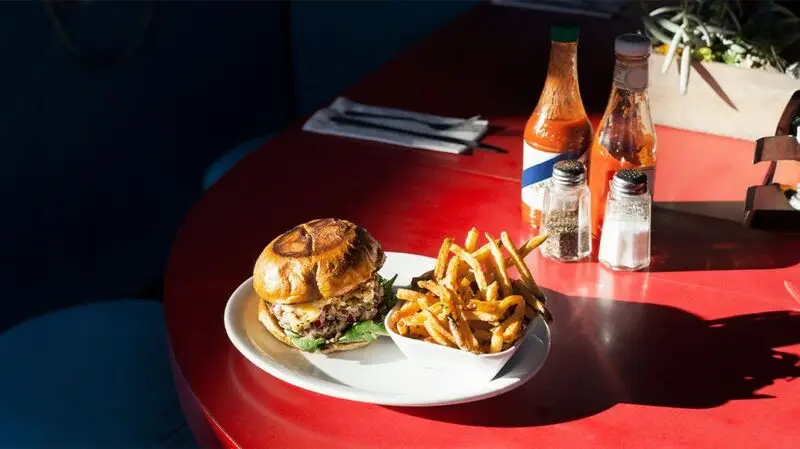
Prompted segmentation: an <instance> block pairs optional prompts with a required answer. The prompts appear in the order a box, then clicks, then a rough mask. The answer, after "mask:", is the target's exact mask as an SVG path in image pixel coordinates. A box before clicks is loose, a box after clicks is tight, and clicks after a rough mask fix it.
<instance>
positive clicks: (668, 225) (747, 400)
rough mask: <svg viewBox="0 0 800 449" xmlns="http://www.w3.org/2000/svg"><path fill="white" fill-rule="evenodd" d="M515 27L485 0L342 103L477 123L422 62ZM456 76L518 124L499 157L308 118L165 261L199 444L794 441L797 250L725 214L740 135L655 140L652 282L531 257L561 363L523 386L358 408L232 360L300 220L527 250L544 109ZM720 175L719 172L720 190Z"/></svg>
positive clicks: (235, 179)
mask: <svg viewBox="0 0 800 449" xmlns="http://www.w3.org/2000/svg"><path fill="white" fill-rule="evenodd" d="M517 17H518V16H517V15H511V14H510V13H509V12H508V11H507V10H499V9H497V8H494V7H491V6H488V5H483V6H481V7H479V8H478V10H477V12H473V13H470V14H467V15H465V16H464V17H462V18H460V19H458V20H457V21H456V22H454V23H453V24H451V25H450V26H448V27H447V28H445V29H444V30H443V31H442V32H440V33H438V34H437V35H435V36H434V37H432V38H431V39H430V40H429V43H428V44H425V45H422V46H419V47H417V48H416V49H414V50H413V51H412V52H410V53H409V54H407V55H405V56H403V57H402V58H400V59H399V60H397V61H395V62H393V63H392V64H389V65H388V66H387V68H385V69H384V70H382V71H380V72H379V73H378V74H377V75H376V76H374V77H372V78H369V79H368V80H366V81H365V82H364V83H362V84H361V85H359V86H356V87H355V88H354V89H353V90H352V91H351V92H350V94H351V95H352V96H353V97H354V98H355V99H357V100H359V101H365V102H373V103H381V104H389V105H394V106H399V107H415V108H416V109H423V108H426V109H427V110H432V111H435V112H443V113H458V114H459V115H471V113H472V112H471V111H472V109H470V108H468V107H467V105H466V103H463V100H458V99H457V98H456V92H457V91H460V89H456V88H453V89H452V90H449V88H443V89H433V88H431V89H427V90H425V91H424V92H422V91H420V92H417V90H418V89H420V87H419V82H420V79H419V76H416V77H414V76H412V77H409V76H408V73H409V71H410V70H411V69H410V67H412V66H413V65H414V63H415V61H416V63H418V64H422V62H421V61H426V60H427V59H426V58H429V57H430V54H431V53H432V52H433V50H432V49H431V48H436V47H437V46H439V47H441V46H442V45H450V47H449V48H451V49H452V48H453V47H452V43H453V42H462V41H466V43H465V44H464V45H465V48H475V47H474V46H473V47H471V44H470V42H472V41H474V40H477V39H481V38H484V39H495V40H498V39H500V40H503V39H505V40H507V41H509V42H513V38H514V36H515V33H517V34H520V33H522V29H523V23H522V22H519V21H518V19H517ZM487 23H488V25H487ZM492 24H503V26H499V25H498V26H496V27H493V26H492ZM459 36H460V37H461V40H458V39H457V37H459ZM476 36H477V37H476ZM514 48H518V47H514ZM489 50H490V49H487V50H486V52H485V55H484V56H485V57H486V58H491V57H493V56H492V55H494V53H493V52H491V51H489ZM511 51H519V50H511ZM455 53H456V56H457V55H458V54H459V52H458V51H456V52H455ZM455 59H458V58H455ZM441 64H443V65H438V66H432V65H425V64H422V66H423V67H425V68H426V70H428V73H429V74H430V78H432V79H433V80H434V81H436V80H438V79H439V78H440V77H442V78H444V75H443V73H451V74H452V73H455V72H448V70H451V71H457V70H458V69H459V66H458V64H457V63H454V64H453V66H452V67H451V68H449V69H448V68H447V67H445V66H446V65H447V64H445V63H441ZM390 69H391V70H390ZM481 76H483V74H481ZM492 76H494V78H497V77H499V76H500V75H497V74H494V75H492ZM511 78H515V77H513V76H512V77H511ZM453 79H454V80H455V81H453V82H454V83H456V84H458V83H461V85H460V86H456V87H464V86H470V87H472V88H473V89H475V92H476V93H475V95H474V96H473V100H474V104H475V105H477V106H476V107H478V108H482V109H481V110H482V111H483V110H487V111H489V112H490V113H487V114H484V115H486V116H488V117H490V118H491V119H492V122H493V123H501V124H503V125H504V126H505V127H506V134H505V135H497V136H492V137H490V138H489V139H493V142H492V143H495V144H498V145H501V146H504V147H506V148H507V149H509V150H510V151H511V153H510V154H509V155H497V154H487V153H476V154H475V155H473V156H452V155H442V154H433V153H430V152H424V151H415V150H408V149H401V148H394V147H389V146H385V145H379V144H373V143H368V142H362V141H353V140H347V139H338V138H333V137H326V136H320V135H313V134H308V133H303V132H302V131H301V130H300V128H299V125H297V126H295V127H293V128H291V129H289V130H288V131H287V132H285V133H284V134H282V135H281V136H279V137H277V138H276V139H274V140H273V141H271V142H269V143H268V144H267V145H265V146H264V147H263V148H261V149H260V151H258V152H256V153H254V154H252V155H250V156H248V157H247V158H246V159H245V160H243V161H242V162H241V163H240V164H239V165H237V166H236V167H234V169H233V170H232V171H231V172H230V173H228V174H227V175H225V176H224V177H223V178H222V179H221V180H220V181H219V182H217V183H216V184H215V185H214V186H213V187H212V188H211V189H210V190H209V191H208V192H207V193H206V194H205V195H204V196H203V198H202V199H201V200H200V201H199V202H198V203H197V205H196V206H195V207H194V208H193V210H192V211H191V212H190V213H189V215H188V216H187V218H186V221H185V223H184V225H183V227H182V229H181V231H180V233H179V235H178V236H177V238H176V240H175V243H174V246H173V251H172V254H171V257H170V261H169V264H168V269H167V277H166V286H165V311H166V319H167V327H168V331H169V338H170V345H171V348H172V351H173V353H172V357H173V367H174V372H175V377H176V384H177V386H178V390H179V393H180V396H181V399H182V403H183V406H184V411H185V413H186V415H187V418H188V420H189V422H190V424H191V426H192V429H193V431H194V433H195V435H196V437H197V438H198V440H199V442H200V443H201V445H202V446H203V447H219V446H221V447H244V448H251V447H252V448H265V447H292V448H298V449H299V448H316V447H330V448H340V447H341V448H361V447H363V448H370V449H374V448H379V447H380V448H382V447H386V448H394V447H397V448H404V447H426V448H428V447H458V448H468V447H503V448H529V447H532V446H540V445H541V446H549V447H748V448H750V449H752V448H767V447H798V446H800V426H798V420H800V383H798V382H791V381H790V380H791V379H793V378H795V377H797V376H798V374H800V366H798V360H800V357H799V356H798V354H800V313H798V310H800V296H799V295H800V267H798V262H800V238H798V236H789V235H780V234H771V233H764V232H759V231H753V230H748V229H745V228H743V227H742V226H741V225H739V224H738V223H737V222H736V221H731V220H726V219H722V218H717V217H714V215H725V212H726V211H730V210H732V209H731V207H733V208H734V209H735V207H738V206H737V205H739V206H740V204H739V201H741V198H743V195H744V189H745V188H746V186H747V185H750V184H753V183H757V182H758V181H759V180H760V179H761V174H762V173H763V171H761V169H760V168H758V167H753V166H751V164H750V158H751V154H752V153H751V152H750V151H751V144H750V143H747V142H742V141H733V140H729V139H723V138H719V137H712V136H704V135H700V134H693V133H687V132H684V131H677V130H670V129H666V128H659V129H658V136H659V169H658V177H657V182H656V192H657V194H656V199H657V200H658V201H659V202H660V203H661V206H658V207H657V208H656V209H655V210H654V224H653V229H654V230H653V254H654V259H653V264H652V267H651V268H650V270H648V271H645V272H638V273H611V272H609V271H607V270H605V269H603V268H601V267H600V266H599V265H598V264H597V263H594V262H591V263H579V264H558V263H553V262H547V261H544V260H541V259H540V258H539V256H538V253H534V254H532V255H531V256H529V258H528V262H529V264H530V265H531V268H532V272H533V275H534V277H535V278H536V279H537V281H538V282H539V283H540V284H541V285H542V286H543V287H544V288H546V289H547V294H548V297H549V307H550V309H551V311H552V313H553V315H554V319H555V321H554V323H553V325H552V327H551V329H552V350H551V355H550V357H549V358H548V360H547V362H546V364H545V366H544V367H543V368H542V370H541V371H540V373H539V374H537V375H536V376H535V377H534V378H533V379H532V380H531V381H529V382H528V383H526V384H525V385H523V386H522V387H520V388H518V389H517V390H514V391H511V392H509V393H506V394H504V395H501V396H499V397H496V398H492V399H488V400H484V401H480V402H476V403H471V404H464V405H457V406H447V407H434V408H402V407H382V406H375V405H370V404H361V403H355V402H349V401H343V400H338V399H334V398H329V397H325V396H321V395H317V394H315V393H311V392H307V391H304V390H301V389H299V388H296V387H293V386H291V385H288V384H286V383H284V382H282V381H280V380H277V379H275V378H273V377H271V376H269V375H268V374H266V373H264V372H262V371H260V370H259V369H258V368H256V367H255V366H254V365H252V364H250V363H249V362H248V361H247V360H246V359H245V358H244V357H243V356H241V355H240V354H239V353H238V352H237V351H236V350H235V349H234V347H233V346H232V345H231V344H230V342H229V341H228V339H227V336H226V334H225V330H224V328H223V319H222V315H223V309H224V307H225V303H226V301H227V299H228V297H229V295H230V294H231V293H232V292H233V290H234V289H235V288H236V287H237V286H238V285H239V284H240V283H241V282H242V281H244V280H245V279H246V278H247V277H249V276H250V274H251V270H252V266H253V264H254V262H255V260H256V258H257V257H258V255H259V253H260V252H261V250H262V249H263V247H264V246H265V245H266V244H267V243H268V242H269V241H270V240H271V239H272V238H273V237H274V236H276V235H277V234H279V233H281V232H283V231H284V230H286V229H288V228H290V227H292V226H293V225H295V224H297V223H300V222H303V221H306V220H309V219H312V218H318V217H329V216H335V217H341V218H347V219H350V220H352V221H354V222H356V223H358V224H360V225H362V226H364V227H366V228H368V229H369V230H370V231H371V232H372V233H373V235H374V236H375V237H376V238H377V239H378V240H379V241H380V242H381V243H382V244H383V247H384V249H385V250H388V251H403V252H411V253H419V254H425V255H431V256H434V255H435V254H436V251H437V250H438V246H439V244H440V243H441V240H442V238H443V237H444V236H445V235H452V236H456V237H459V238H460V237H462V236H463V235H465V234H466V232H467V230H468V229H469V228H470V227H471V226H473V225H475V226H477V227H478V228H479V229H481V230H484V231H488V232H490V233H492V234H494V235H497V234H499V233H500V231H502V230H507V231H509V233H510V234H511V235H512V236H513V238H514V239H515V240H517V241H518V242H519V241H522V240H523V239H524V238H525V237H526V236H527V231H526V230H525V228H524V227H522V226H520V224H519V167H520V162H521V161H520V160H519V159H520V155H519V148H518V146H519V138H520V137H519V136H520V135H521V129H522V125H523V124H524V121H525V118H526V115H527V114H528V113H529V110H528V109H530V106H531V105H532V103H529V104H528V105H527V107H526V109H525V112H524V113H519V112H518V111H520V110H522V109H523V107H522V106H521V105H520V104H519V102H520V101H521V100H520V99H519V98H518V97H511V96H508V95H506V96H503V95H497V96H495V95H491V93H492V92H493V89H500V90H501V91H502V89H506V88H507V86H506V84H502V86H500V87H498V86H499V85H495V84H491V83H483V84H481V83H478V82H477V81H474V78H470V77H462V78H458V77H455V78H453ZM437 82H438V81H437ZM380 85H384V86H387V85H391V86H394V87H395V89H384V90H381V89H379V88H378V86H380ZM433 85H436V84H433ZM481 86H482V87H481ZM389 91H393V92H395V93H394V94H391V93H389V94H387V93H386V92H389ZM462 92H463V91H462ZM523 100H525V101H529V99H523ZM459 101H462V103H459ZM534 102H535V100H534ZM470 104H473V103H470ZM502 110H506V111H511V112H509V113H507V114H503V113H501V112H500V111H502ZM513 111H517V112H513ZM686 161H691V164H689V165H687V164H686ZM715 170H723V171H724V173H725V175H724V176H723V175H719V176H709V171H711V172H714V171H715ZM681 204H690V205H693V206H694V210H699V211H700V213H687V212H684V211H681V210H680V207H678V206H680V205H681Z"/></svg>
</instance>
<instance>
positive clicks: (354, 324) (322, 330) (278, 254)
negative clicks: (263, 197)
mask: <svg viewBox="0 0 800 449" xmlns="http://www.w3.org/2000/svg"><path fill="white" fill-rule="evenodd" d="M385 260H386V256H385V255H384V253H383V250H382V249H381V245H380V244H379V243H378V242H377V241H376V240H375V239H374V238H373V237H372V235H370V233H369V232H367V230H366V229H364V228H362V227H360V226H356V225H355V224H353V223H351V222H349V221H347V220H341V219H336V218H326V219H318V220H312V221H309V222H307V223H303V224H301V225H298V226H295V227H294V228H292V229H290V230H288V231H286V232H284V233H283V234H281V235H279V236H278V237H276V238H275V239H274V240H273V241H272V242H270V243H269V245H267V247H266V248H264V250H263V251H262V252H261V255H260V256H259V257H258V260H257V261H256V264H255V267H254V269H253V287H254V289H255V291H256V293H257V294H258V296H259V304H258V319H259V321H260V322H261V323H262V324H263V325H264V326H265V327H266V328H267V330H268V331H269V332H270V333H271V334H272V335H274V336H275V338H277V339H278V340H280V341H281V342H283V343H285V344H286V345H288V346H291V347H293V348H297V349H299V350H301V351H307V352H324V353H329V352H334V351H345V350H350V349H356V348H360V347H363V346H366V345H368V344H369V343H371V342H372V341H374V340H376V339H377V338H378V337H379V336H381V335H386V329H385V327H384V325H383V318H384V317H385V316H386V313H388V311H389V310H390V309H391V308H392V307H393V306H394V303H395V302H396V300H395V299H394V295H393V293H392V283H393V282H394V278H393V279H391V280H386V279H383V278H382V277H381V276H380V275H378V270H380V268H381V267H382V266H383V263H384V261H385ZM395 278H396V276H395Z"/></svg>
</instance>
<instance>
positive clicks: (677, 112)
mask: <svg viewBox="0 0 800 449" xmlns="http://www.w3.org/2000/svg"><path fill="white" fill-rule="evenodd" d="M663 62H664V56H663V55H659V54H653V55H652V56H651V58H650V86H649V95H650V113H651V114H652V118H653V121H654V122H655V123H656V124H659V125H664V126H670V127H673V128H679V129H687V130H691V131H699V132H705V133H709V134H716V135H721V136H726V137H735V138H740V139H746V140H755V139H758V138H760V137H765V136H771V135H774V134H775V127H776V126H777V124H778V119H779V118H780V115H781V113H782V112H783V109H784V108H785V107H786V104H787V103H788V102H789V99H790V98H791V96H792V94H793V93H794V92H795V91H796V90H798V89H800V80H793V79H791V78H790V77H789V76H787V75H784V74H782V73H777V72H766V71H762V70H753V69H745V68H740V67H733V66H729V65H725V64H720V63H715V62H711V63H708V62H704V63H700V62H693V64H692V70H691V71H690V72H689V88H688V90H687V92H686V95H681V93H680V87H679V84H680V83H679V79H680V77H679V74H678V73H679V72H678V66H679V64H678V61H677V60H676V61H673V63H672V66H670V68H669V70H668V71H667V73H665V74H662V73H661V65H662V63H663Z"/></svg>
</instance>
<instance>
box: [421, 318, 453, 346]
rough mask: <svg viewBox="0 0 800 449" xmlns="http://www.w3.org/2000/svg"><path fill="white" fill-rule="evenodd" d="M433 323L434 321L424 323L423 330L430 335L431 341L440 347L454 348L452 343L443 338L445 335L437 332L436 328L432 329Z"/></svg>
mask: <svg viewBox="0 0 800 449" xmlns="http://www.w3.org/2000/svg"><path fill="white" fill-rule="evenodd" d="M434 322H435V320H427V321H425V330H426V331H428V334H430V336H431V339H433V341H435V342H436V343H438V344H440V345H442V346H451V347H452V346H454V344H453V342H451V341H450V340H448V339H447V338H446V337H445V334H443V333H441V332H439V331H438V330H437V329H436V327H434V325H433V323H434Z"/></svg>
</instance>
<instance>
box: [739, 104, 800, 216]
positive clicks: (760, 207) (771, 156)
mask: <svg viewBox="0 0 800 449" xmlns="http://www.w3.org/2000/svg"><path fill="white" fill-rule="evenodd" d="M798 117H800V90H798V91H796V92H795V93H794V95H792V98H791V99H790V100H789V103H788V104H787V105H786V107H785V108H784V110H783V112H782V114H781V118H780V121H779V122H778V126H777V129H776V130H775V135H774V136H770V137H762V138H760V139H758V140H757V141H756V149H755V154H754V156H753V163H754V164H757V163H760V162H769V169H768V170H767V173H766V175H765V176H764V180H763V182H762V183H761V185H759V186H752V187H750V188H748V189H747V198H746V200H745V218H744V224H745V226H748V227H753V228H759V229H770V230H794V231H800V211H798V210H796V209H794V208H793V207H792V206H791V205H790V204H789V198H790V197H791V195H794V194H795V193H796V192H792V191H788V192H787V191H786V190H784V189H782V188H781V186H780V185H779V184H776V183H773V179H774V176H775V171H776V169H777V165H778V163H779V162H781V161H785V162H789V161H800V143H798V141H797V136H796V135H797V128H796V123H797V118H798Z"/></svg>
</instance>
